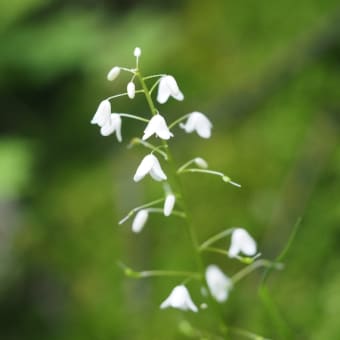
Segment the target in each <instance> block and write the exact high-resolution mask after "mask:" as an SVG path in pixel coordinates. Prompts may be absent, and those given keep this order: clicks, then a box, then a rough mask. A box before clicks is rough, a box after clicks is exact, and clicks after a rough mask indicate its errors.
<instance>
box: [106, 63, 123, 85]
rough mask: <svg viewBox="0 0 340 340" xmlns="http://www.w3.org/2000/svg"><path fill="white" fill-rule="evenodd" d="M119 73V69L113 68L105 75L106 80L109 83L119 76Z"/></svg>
mask: <svg viewBox="0 0 340 340" xmlns="http://www.w3.org/2000/svg"><path fill="white" fill-rule="evenodd" d="M119 73H120V67H118V66H115V67H113V68H112V69H111V70H110V72H109V73H108V74H107V80H110V81H113V80H115V79H116V78H117V77H118V76H119Z"/></svg>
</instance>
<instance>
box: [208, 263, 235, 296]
mask: <svg viewBox="0 0 340 340" xmlns="http://www.w3.org/2000/svg"><path fill="white" fill-rule="evenodd" d="M205 279H206V281H207V284H208V287H209V290H210V293H211V295H212V296H213V297H214V298H215V300H216V301H218V302H224V301H226V300H227V298H228V295H229V290H230V289H231V288H232V282H231V280H230V278H229V277H228V276H226V275H225V274H224V273H223V272H222V271H221V270H220V269H219V268H218V267H217V266H215V265H209V266H208V267H207V269H206V272H205Z"/></svg>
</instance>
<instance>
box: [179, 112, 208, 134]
mask: <svg viewBox="0 0 340 340" xmlns="http://www.w3.org/2000/svg"><path fill="white" fill-rule="evenodd" d="M180 127H181V128H182V129H184V130H185V132H187V133H191V132H193V131H196V132H197V134H198V135H199V136H200V137H202V138H210V136H211V128H212V124H211V122H210V120H209V119H208V118H207V117H206V116H205V115H204V114H203V113H201V112H197V111H195V112H192V113H190V115H189V118H188V120H187V121H186V123H185V124H180Z"/></svg>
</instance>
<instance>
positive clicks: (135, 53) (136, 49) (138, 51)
mask: <svg viewBox="0 0 340 340" xmlns="http://www.w3.org/2000/svg"><path fill="white" fill-rule="evenodd" d="M141 54H142V50H141V49H140V48H139V47H136V48H135V49H134V51H133V55H134V56H135V57H136V58H139V57H140V56H141Z"/></svg>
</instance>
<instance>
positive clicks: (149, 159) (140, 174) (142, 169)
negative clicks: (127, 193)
mask: <svg viewBox="0 0 340 340" xmlns="http://www.w3.org/2000/svg"><path fill="white" fill-rule="evenodd" d="M155 159H156V160H157V158H156V157H155V156H154V155H151V154H149V155H147V156H145V157H144V158H143V160H142V161H141V163H140V164H139V166H138V168H137V171H136V173H135V176H134V177H133V180H134V181H135V182H138V181H140V180H141V179H143V178H144V177H145V175H147V174H148V173H149V172H150V170H151V169H152V167H153V165H154V162H155Z"/></svg>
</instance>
